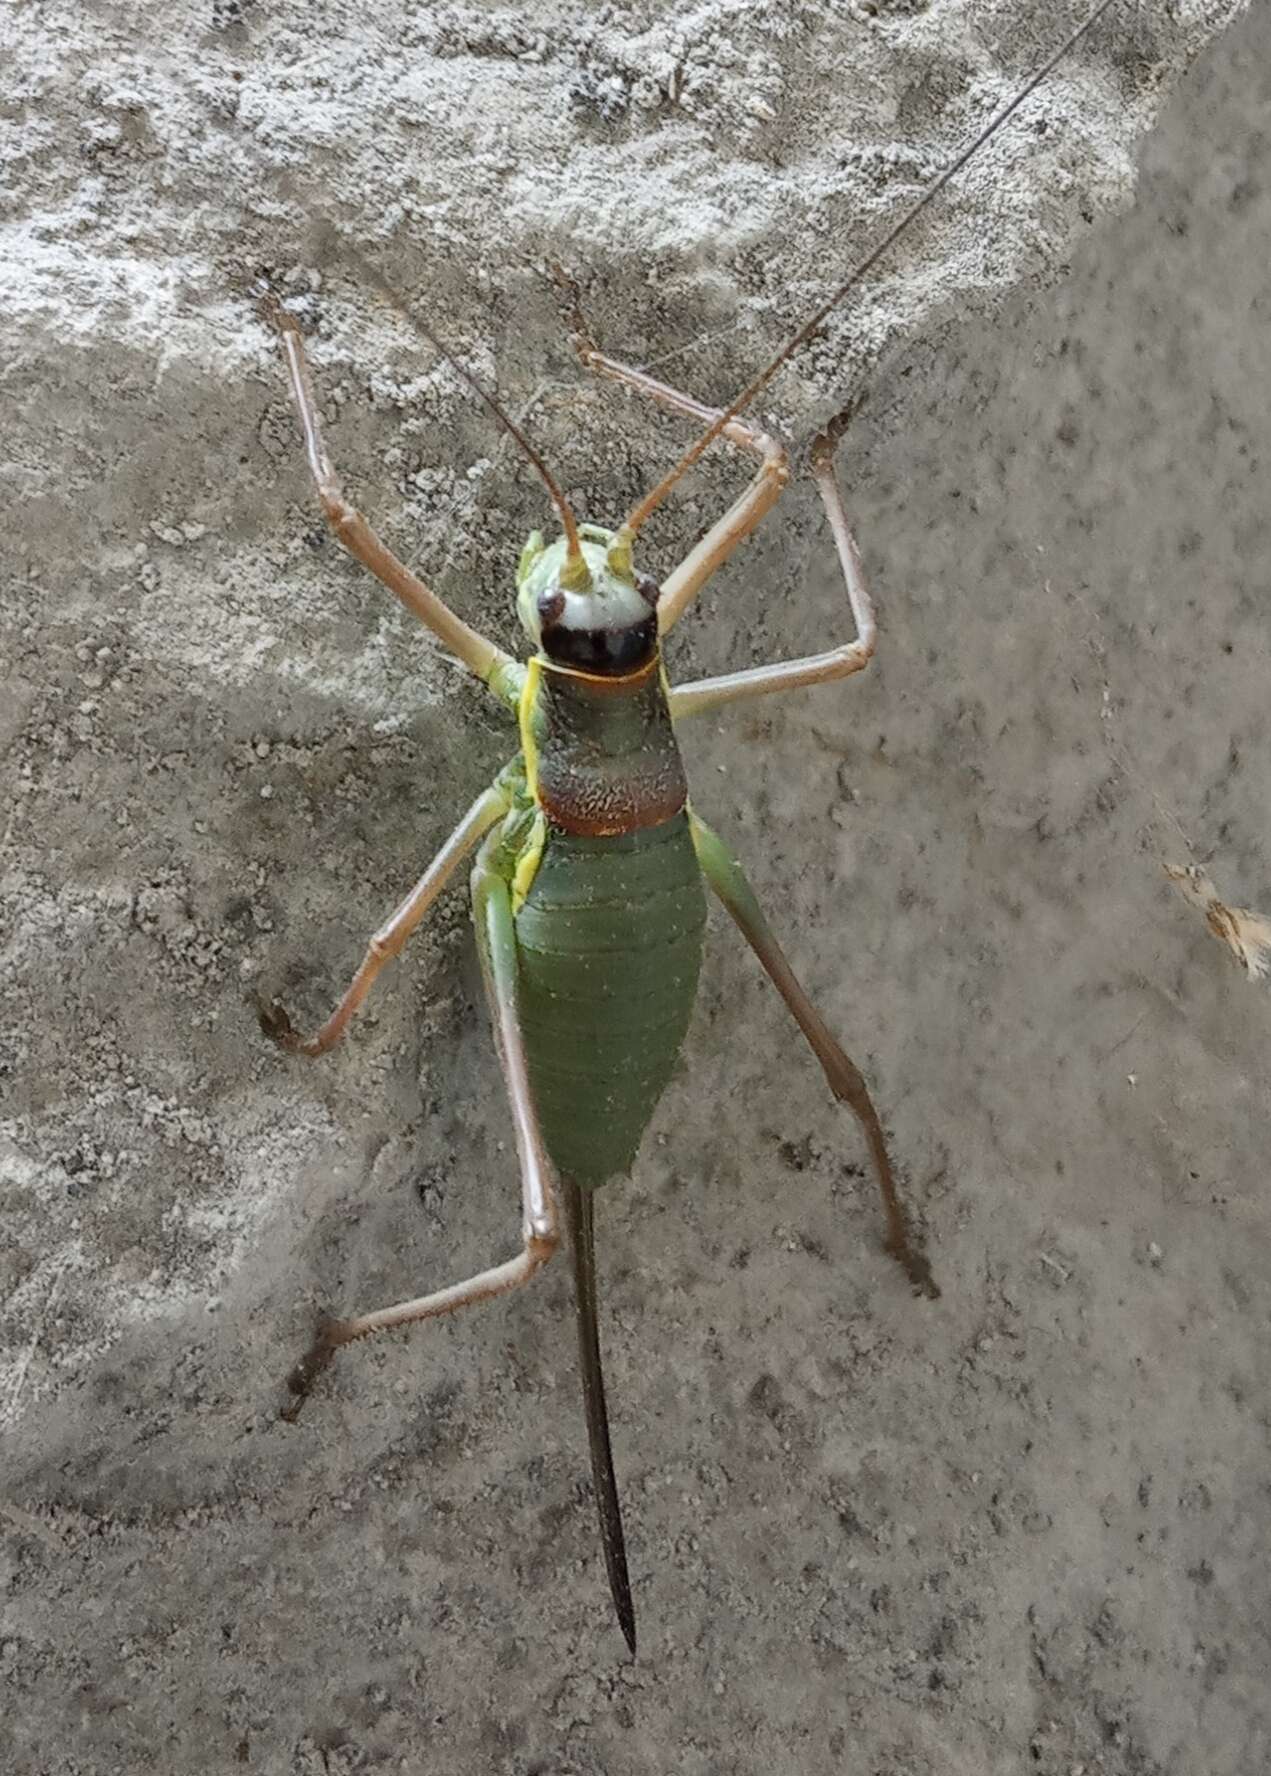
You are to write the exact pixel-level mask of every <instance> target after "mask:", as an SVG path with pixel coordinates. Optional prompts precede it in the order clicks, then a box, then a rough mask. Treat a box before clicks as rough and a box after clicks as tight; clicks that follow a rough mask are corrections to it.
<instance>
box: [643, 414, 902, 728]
mask: <svg viewBox="0 0 1271 1776" xmlns="http://www.w3.org/2000/svg"><path fill="white" fill-rule="evenodd" d="M854 412H855V406H852V407H847V408H844V410H843V412H842V413H840V414H838V415H837V416H836V418H834V419H833V420H831V421H830V423H829V425H828V426H826V428H825V430H824V431H823V432H820V433H818V435H817V436H816V438H815V439H814V440H813V442H812V451H811V458H812V474H813V478H814V479H815V481H816V485H817V490H818V492H819V493H820V495H821V498H822V500H823V501H824V504H825V510H826V513H827V514H828V516H829V520H830V531H831V533H832V534H833V537H834V547H835V548H836V549H837V550H838V558H839V565H840V566H841V568H842V570H843V579H844V582H845V583H846V586H847V598H848V603H849V604H850V605H851V607H852V621H853V623H854V624H855V626H856V639H855V640H854V641H847V642H844V643H842V645H841V646H839V647H835V648H828V649H827V650H826V651H825V652H824V653H821V654H804V655H803V656H802V657H801V658H800V659H797V660H774V661H773V662H772V663H771V664H770V665H768V666H751V667H749V668H747V670H746V671H744V672H728V673H725V674H723V676H722V677H720V678H699V679H698V680H696V682H695V683H693V684H686V685H678V686H676V687H674V688H673V689H672V691H671V714H672V716H673V717H674V718H675V720H676V721H680V720H682V718H683V717H684V716H686V715H699V714H700V713H701V712H702V710H704V709H714V708H716V707H718V705H719V704H721V703H735V702H739V701H740V700H741V699H742V698H744V697H763V696H768V695H770V694H771V693H772V692H774V691H793V690H797V689H798V688H799V687H800V686H801V685H812V684H821V683H822V682H823V681H824V680H826V679H831V678H846V677H847V676H848V675H849V674H850V673H853V672H860V671H862V670H863V669H864V668H865V667H866V666H868V665H869V663H870V661H871V660H872V659H873V657H874V648H875V646H876V645H877V641H878V626H877V623H876V622H875V619H874V601H873V599H872V598H871V597H870V595H869V588H868V587H867V585H866V584H865V572H864V569H863V568H862V566H861V557H860V552H859V550H858V549H857V547H856V539H855V538H854V537H853V535H852V532H851V530H850V528H849V526H848V522H847V513H846V511H845V510H844V509H843V495H842V494H841V492H840V491H839V486H838V482H837V481H836V480H835V477H834V451H835V447H836V446H837V444H838V441H839V439H840V437H841V436H842V434H843V432H844V431H845V430H846V429H847V425H848V422H849V421H850V419H851V417H852V415H853V413H854Z"/></svg>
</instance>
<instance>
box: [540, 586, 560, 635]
mask: <svg viewBox="0 0 1271 1776" xmlns="http://www.w3.org/2000/svg"><path fill="white" fill-rule="evenodd" d="M564 608H565V594H564V593H563V592H562V591H561V589H560V587H559V586H557V588H556V590H555V591H554V592H540V593H539V596H538V621H539V627H540V628H541V629H550V628H551V627H552V625H553V624H555V623H559V622H560V617H561V612H562V611H563V610H564Z"/></svg>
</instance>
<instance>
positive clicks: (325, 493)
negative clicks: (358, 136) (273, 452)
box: [264, 298, 516, 706]
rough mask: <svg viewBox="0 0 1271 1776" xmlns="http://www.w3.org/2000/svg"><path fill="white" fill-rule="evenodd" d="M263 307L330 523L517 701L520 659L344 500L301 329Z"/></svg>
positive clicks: (505, 699) (503, 694) (438, 632)
mask: <svg viewBox="0 0 1271 1776" xmlns="http://www.w3.org/2000/svg"><path fill="white" fill-rule="evenodd" d="M264 309H265V312H266V314H267V316H268V318H269V319H270V320H271V321H272V322H273V324H274V326H275V327H276V328H277V329H278V331H279V333H280V334H281V335H282V343H283V351H284V354H285V356H286V359H287V371H288V374H289V376H290V378H291V392H292V396H293V397H294V399H295V403H296V411H297V412H298V414H299V415H300V425H301V429H302V431H303V432H304V440H305V454H306V456H307V457H308V459H309V470H310V473H311V474H312V476H313V479H314V482H315V484H316V486H317V490H318V498H319V499H320V500H321V502H322V510H323V511H324V512H325V513H326V517H327V522H328V524H329V525H330V526H331V528H332V530H333V531H334V532H335V534H336V536H337V537H338V538H339V539H340V541H341V543H343V545H344V547H345V548H346V549H347V550H348V551H349V553H350V555H352V556H354V557H355V558H356V559H357V560H358V561H360V562H361V563H362V565H363V566H364V567H369V568H370V570H371V572H372V573H373V574H374V575H375V577H376V579H377V580H380V581H381V582H382V583H383V584H384V585H385V586H387V587H388V589H389V591H390V592H392V593H393V594H394V595H395V596H396V597H397V598H399V599H400V600H401V602H402V603H403V604H404V605H405V606H406V608H407V610H408V611H411V612H412V613H413V614H414V615H415V616H417V617H418V618H419V620H420V622H421V623H423V624H425V625H426V626H427V627H428V628H429V629H431V630H432V632H433V634H434V635H435V636H437V638H438V639H439V640H440V641H441V642H443V643H444V644H445V646H446V647H448V648H449V649H450V651H451V653H452V654H455V655H457V656H458V658H459V659H460V660H462V661H463V663H464V665H465V666H467V667H469V668H470V670H471V671H473V672H475V673H476V675H477V677H478V678H479V679H481V681H482V682H483V683H484V684H486V685H488V686H489V687H490V689H491V691H492V692H493V693H494V695H495V696H497V697H498V699H499V701H500V702H502V703H504V704H508V705H511V706H515V702H516V697H515V692H514V691H513V690H512V688H511V681H512V680H513V679H514V678H515V676H516V663H515V662H514V661H513V660H512V658H511V656H510V655H508V654H505V653H504V652H503V650H502V648H499V647H496V646H495V644H494V643H493V642H492V641H490V640H489V639H488V638H487V637H486V636H484V635H480V634H478V632H477V631H476V630H475V629H470V628H469V627H468V625H467V624H466V623H465V622H464V621H463V620H462V618H460V617H457V616H456V615H455V613H454V612H453V611H452V610H451V609H450V608H449V606H448V605H445V604H443V603H442V601H441V599H440V598H438V597H437V595H436V593H435V592H432V591H430V590H429V588H428V587H427V586H426V585H425V584H424V582H423V581H422V580H421V579H420V578H419V577H418V576H417V575H416V574H413V573H412V572H411V571H410V569H409V568H408V567H407V566H406V565H405V564H404V563H403V562H401V561H399V560H398V559H397V557H396V555H394V554H393V553H392V551H391V550H390V549H387V548H385V546H384V544H383V543H382V542H381V541H380V539H379V537H377V536H376V534H375V532H374V531H373V530H372V529H371V527H370V525H369V524H368V523H367V521H366V519H365V518H364V517H363V516H362V514H361V513H360V512H359V511H357V510H356V509H355V508H354V507H353V506H351V505H349V503H348V501H347V500H346V499H345V497H344V492H343V489H342V488H341V486H340V483H339V480H338V478H337V476H336V473H335V470H334V468H333V467H332V466H331V459H330V457H329V456H328V455H327V451H326V445H325V443H324V441H323V437H322V422H321V420H320V419H319V417H318V405H317V402H316V401H315V400H314V396H313V384H312V380H311V378H310V375H309V365H308V361H307V359H306V357H305V349H304V340H303V338H302V337H301V333H300V328H299V326H298V324H297V322H296V319H295V317H294V315H291V314H289V313H288V312H287V310H286V309H284V308H282V307H281V306H280V305H279V304H278V303H277V302H276V301H274V300H273V299H272V298H269V299H267V300H266V301H265V303H264Z"/></svg>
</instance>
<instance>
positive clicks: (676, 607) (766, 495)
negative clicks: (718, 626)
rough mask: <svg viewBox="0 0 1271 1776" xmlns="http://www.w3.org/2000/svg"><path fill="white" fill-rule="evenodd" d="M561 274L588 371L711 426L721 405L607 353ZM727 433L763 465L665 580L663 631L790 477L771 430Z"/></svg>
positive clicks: (738, 426)
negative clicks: (712, 404)
mask: <svg viewBox="0 0 1271 1776" xmlns="http://www.w3.org/2000/svg"><path fill="white" fill-rule="evenodd" d="M558 278H559V282H560V283H561V285H562V287H563V289H564V290H565V292H566V297H567V299H568V301H569V304H570V310H571V317H572V320H573V323H574V334H573V339H574V347H575V349H576V351H577V352H578V356H579V358H580V359H581V360H582V362H583V364H584V366H585V367H586V368H587V369H588V370H592V371H594V372H595V373H596V375H598V376H607V377H609V378H610V379H611V380H612V381H614V382H620V383H622V384H623V385H624V386H625V387H627V388H630V389H634V390H635V391H636V393H637V394H641V395H647V396H648V398H649V399H650V400H653V401H657V402H658V403H659V405H661V406H663V407H669V408H670V410H671V412H672V413H678V414H681V415H682V416H683V417H684V418H685V419H695V420H697V421H698V422H699V423H701V424H704V425H712V424H713V423H714V421H715V420H717V419H718V418H719V416H720V412H721V409H720V408H717V407H707V406H705V405H704V404H703V403H702V402H701V401H697V400H694V398H693V396H692V395H685V394H681V393H680V391H679V389H674V388H671V387H670V385H669V384H668V383H665V382H659V381H658V379H657V378H656V377H655V376H650V375H649V374H648V372H647V371H646V370H637V369H635V368H633V367H632V366H631V365H630V364H620V363H619V362H618V360H617V359H616V358H610V357H606V356H605V354H604V353H603V352H602V351H600V350H599V348H598V347H597V346H596V344H595V342H594V341H593V339H592V338H591V335H590V334H589V333H588V331H587V326H586V322H585V321H584V319H583V315H582V309H581V307H580V305H579V300H578V290H577V286H576V285H575V284H574V281H573V279H572V278H569V277H567V276H566V275H565V274H564V273H563V272H561V273H558ZM723 435H724V437H726V438H727V439H729V440H730V442H732V443H733V444H736V445H737V446H738V447H739V448H740V449H742V450H748V451H750V453H751V454H752V455H753V456H757V457H758V458H759V468H758V470H757V472H756V474H755V476H754V479H753V480H752V481H751V483H750V485H749V487H747V488H745V489H744V490H743V491H742V492H741V493H740V494H739V495H738V497H737V498H736V499H735V500H734V501H733V504H732V505H731V506H730V507H729V508H728V510H727V511H726V512H725V513H724V515H723V517H722V518H719V519H717V520H716V521H715V523H714V524H713V525H712V526H711V528H710V529H709V530H708V531H707V533H706V535H705V536H704V537H703V538H702V540H701V541H700V542H699V543H698V544H697V545H696V547H695V548H694V549H692V550H691V551H690V552H689V554H688V555H687V556H686V557H685V559H684V560H683V561H682V562H681V563H680V565H679V566H678V567H677V568H675V569H674V571H673V572H672V573H670V574H668V576H667V578H666V580H665V581H664V582H663V585H662V592H661V596H660V597H659V599H658V629H659V631H660V633H661V634H663V635H666V634H667V633H668V631H669V630H671V629H672V628H673V627H674V625H675V624H676V623H678V622H679V620H680V618H681V617H682V616H683V615H684V613H685V611H686V610H687V609H688V607H689V605H690V604H691V603H692V602H693V600H694V598H696V596H697V594H698V593H699V592H700V591H701V589H702V587H703V586H704V585H705V584H706V582H707V580H708V579H709V578H710V577H711V575H712V574H713V573H714V572H715V570H716V568H718V567H721V566H722V565H723V563H724V562H725V561H726V560H727V559H728V557H729V556H730V555H731V554H732V552H733V550H734V549H735V548H736V547H737V545H738V543H740V542H742V541H743V540H744V539H745V538H746V537H748V536H749V535H750V533H751V531H752V530H754V528H755V526H756V525H757V524H758V523H759V522H760V520H761V519H763V518H764V517H765V516H766V515H767V513H768V512H770V511H771V510H772V508H773V506H774V505H776V503H777V501H778V499H780V497H781V493H782V490H783V488H784V487H785V485H786V482H787V481H788V480H789V478H790V465H789V461H788V459H787V457H786V452H785V447H784V446H783V445H782V444H780V443H779V442H778V441H777V439H776V438H773V437H770V436H769V435H768V433H767V432H761V431H760V430H759V429H758V427H756V426H752V425H751V424H749V422H748V421H746V420H742V419H731V420H729V422H728V424H727V425H726V426H725V427H724V432H723Z"/></svg>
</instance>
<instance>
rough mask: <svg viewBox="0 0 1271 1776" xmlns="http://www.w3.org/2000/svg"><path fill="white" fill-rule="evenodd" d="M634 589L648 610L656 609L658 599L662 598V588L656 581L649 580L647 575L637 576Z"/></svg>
mask: <svg viewBox="0 0 1271 1776" xmlns="http://www.w3.org/2000/svg"><path fill="white" fill-rule="evenodd" d="M635 589H636V591H637V592H638V593H639V594H640V596H641V598H643V600H644V602H645V603H646V604H647V605H648V607H649V609H650V610H656V609H657V607H658V599H659V598H661V596H662V588H661V586H659V585H658V583H657V581H656V580H651V579H650V578H649V576H648V574H637V575H636V583H635Z"/></svg>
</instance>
